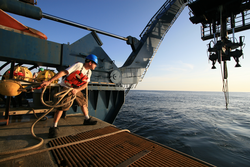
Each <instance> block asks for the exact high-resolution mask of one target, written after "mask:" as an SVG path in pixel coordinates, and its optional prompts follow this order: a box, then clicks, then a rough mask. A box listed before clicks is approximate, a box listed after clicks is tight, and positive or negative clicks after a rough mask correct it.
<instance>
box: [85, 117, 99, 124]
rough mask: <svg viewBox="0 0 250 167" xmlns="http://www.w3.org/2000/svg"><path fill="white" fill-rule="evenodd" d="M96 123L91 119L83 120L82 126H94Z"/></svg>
mask: <svg viewBox="0 0 250 167" xmlns="http://www.w3.org/2000/svg"><path fill="white" fill-rule="evenodd" d="M96 123H97V121H93V120H91V118H89V119H85V120H84V122H83V125H95V124H96Z"/></svg>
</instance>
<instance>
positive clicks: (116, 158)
mask: <svg viewBox="0 0 250 167" xmlns="http://www.w3.org/2000/svg"><path fill="white" fill-rule="evenodd" d="M119 130H120V129H118V128H116V127H113V126H109V127H105V128H101V129H96V130H92V131H87V132H83V133H79V134H76V135H71V136H66V137H60V138H57V139H54V140H51V141H50V142H49V143H48V144H49V146H50V147H53V146H58V145H62V144H66V143H72V142H75V141H80V140H85V139H89V138H93V137H97V136H101V135H105V134H108V133H112V132H116V131H119ZM145 150H147V154H142V152H143V151H145ZM52 154H53V155H54V157H55V160H56V162H57V164H58V166H98V167H99V166H118V165H121V164H126V163H124V162H126V161H129V159H133V157H136V156H137V159H136V160H134V161H131V163H129V166H166V165H167V166H168V165H170V166H192V167H193V166H212V165H210V164H208V163H206V162H203V161H201V160H198V159H196V158H193V157H191V156H188V155H186V154H183V153H180V152H178V151H176V150H173V149H171V148H168V147H165V146H163V145H161V144H158V143H155V142H153V141H150V140H147V139H145V138H142V137H140V136H137V135H135V134H132V133H129V132H120V133H117V134H113V135H111V136H107V137H102V138H99V139H95V140H92V141H87V142H83V143H80V144H75V145H72V146H67V147H63V148H59V149H54V150H52ZM138 155H140V156H138ZM126 166H127V165H126Z"/></svg>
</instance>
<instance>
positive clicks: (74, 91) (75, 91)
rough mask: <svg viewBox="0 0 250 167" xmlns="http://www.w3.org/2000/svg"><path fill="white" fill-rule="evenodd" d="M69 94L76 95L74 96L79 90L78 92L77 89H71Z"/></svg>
mask: <svg viewBox="0 0 250 167" xmlns="http://www.w3.org/2000/svg"><path fill="white" fill-rule="evenodd" d="M71 92H72V93H73V94H74V95H76V94H77V93H78V92H79V90H78V89H73V90H72V91H71Z"/></svg>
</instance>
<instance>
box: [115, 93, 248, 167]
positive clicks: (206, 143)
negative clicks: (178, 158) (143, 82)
mask: <svg viewBox="0 0 250 167" xmlns="http://www.w3.org/2000/svg"><path fill="white" fill-rule="evenodd" d="M114 125H116V126H117V127H119V128H122V129H129V130H130V131H131V132H133V133H135V134H138V135H140V136H143V137H146V138H148V139H150V140H154V141H156V142H158V143H161V144H164V145H166V146H169V147H171V148H174V149H176V150H179V151H181V152H184V153H186V154H189V155H191V156H194V157H196V158H199V159H201V160H204V161H206V162H208V163H211V164H213V165H216V166H223V167H230V166H235V167H236V166H237V167H239V166H241V167H242V166H250V93H236V92H229V106H228V110H226V107H225V98H224V94H223V92H183V91H141V90H132V91H130V92H129V93H128V95H127V96H126V101H125V104H124V105H123V107H122V109H121V111H120V113H119V115H118V117H117V118H116V120H115V122H114Z"/></svg>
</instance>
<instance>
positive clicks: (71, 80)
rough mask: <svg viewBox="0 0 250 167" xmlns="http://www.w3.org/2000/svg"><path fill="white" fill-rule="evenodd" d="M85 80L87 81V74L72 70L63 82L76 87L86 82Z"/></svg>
mask: <svg viewBox="0 0 250 167" xmlns="http://www.w3.org/2000/svg"><path fill="white" fill-rule="evenodd" d="M81 71H82V70H81ZM87 81H88V76H87V75H83V74H82V73H81V72H80V71H79V70H77V71H75V72H72V73H71V74H70V75H69V76H67V78H65V80H64V82H65V84H66V85H68V86H69V87H72V88H78V87H80V86H82V85H83V84H85V83H87Z"/></svg>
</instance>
